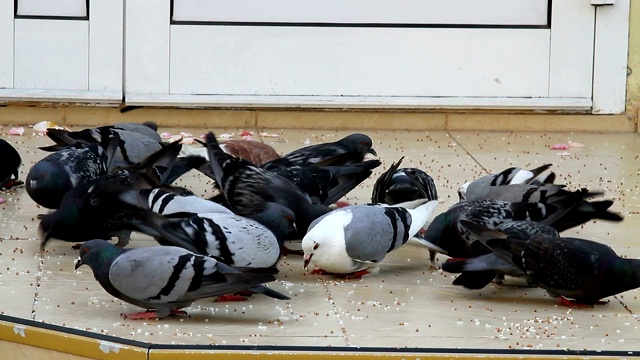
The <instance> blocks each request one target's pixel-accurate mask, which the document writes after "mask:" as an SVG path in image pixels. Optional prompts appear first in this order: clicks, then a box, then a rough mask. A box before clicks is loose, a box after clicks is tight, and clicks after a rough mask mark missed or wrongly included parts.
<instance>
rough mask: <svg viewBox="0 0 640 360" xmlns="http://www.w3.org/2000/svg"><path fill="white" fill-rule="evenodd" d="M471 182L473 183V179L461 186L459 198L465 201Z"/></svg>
mask: <svg viewBox="0 0 640 360" xmlns="http://www.w3.org/2000/svg"><path fill="white" fill-rule="evenodd" d="M469 184H471V181H467V182H466V183H464V184H463V185H462V186H460V188H459V189H458V200H460V201H464V200H465V199H466V197H467V188H469Z"/></svg>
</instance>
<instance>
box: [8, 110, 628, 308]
mask: <svg viewBox="0 0 640 360" xmlns="http://www.w3.org/2000/svg"><path fill="white" fill-rule="evenodd" d="M47 136H48V137H49V138H50V139H52V140H53V141H54V142H55V145H52V146H47V147H44V148H42V149H43V150H46V151H50V152H52V153H51V154H50V155H48V156H46V157H44V158H43V159H42V160H40V161H39V162H37V163H36V164H35V165H33V166H32V167H31V169H30V170H29V173H28V175H27V178H26V180H25V183H24V184H25V187H26V191H27V193H28V195H29V196H30V197H31V199H32V200H33V201H35V202H36V203H37V204H39V205H41V206H43V207H46V208H48V209H51V210H52V211H51V212H50V213H48V214H45V215H42V216H41V220H40V224H39V231H40V236H41V250H42V251H44V249H45V247H46V244H47V242H48V241H49V240H50V239H52V238H55V239H59V240H64V241H69V242H81V243H82V244H81V245H80V246H79V249H80V258H79V259H78V260H77V262H76V269H77V268H78V267H79V266H82V265H88V266H89V267H90V268H91V269H92V271H93V273H94V276H95V278H96V280H97V281H98V282H99V283H100V285H101V286H102V287H103V288H104V289H105V290H106V291H107V292H108V293H109V294H111V295H113V296H114V297H117V298H119V299H122V300H124V301H126V302H128V303H131V304H134V305H136V306H139V307H141V308H144V309H145V311H143V312H138V313H133V314H127V315H125V317H128V318H132V319H145V318H162V317H165V316H168V315H170V314H179V313H183V312H182V311H181V310H180V309H182V308H184V307H187V306H189V305H190V304H191V303H192V302H193V301H194V300H196V299H200V298H206V297H218V298H224V299H238V298H241V299H245V298H246V296H247V294H251V293H260V294H264V295H266V296H270V297H272V298H275V299H288V297H287V296H286V295H284V294H281V293H279V292H278V291H276V290H274V289H273V288H270V287H268V286H265V285H264V284H265V283H268V282H271V281H273V280H275V279H276V278H277V273H278V271H277V268H276V265H277V263H278V261H279V260H280V258H281V256H282V255H283V254H284V253H296V251H295V250H291V249H288V248H287V247H286V246H285V241H287V240H298V241H299V240H300V239H302V241H301V247H302V252H300V251H297V252H298V253H301V254H300V255H302V256H303V257H304V266H305V268H307V267H309V266H311V265H313V266H314V269H313V271H312V272H313V273H321V274H332V275H335V276H344V277H361V276H363V275H365V274H375V273H376V272H377V271H378V265H377V264H378V263H379V262H381V261H382V260H383V259H384V258H385V256H386V254H387V253H389V252H391V251H393V250H395V249H397V248H399V247H400V246H402V245H404V244H405V243H407V242H408V241H409V240H410V239H414V240H415V241H418V242H419V243H421V244H423V245H425V246H426V247H427V248H428V250H429V252H430V254H431V259H432V261H433V260H434V258H435V254H436V253H442V254H446V255H447V256H449V257H450V259H449V260H447V261H446V262H444V263H443V264H442V269H443V270H444V271H447V272H451V273H458V274H459V275H458V276H457V277H456V278H455V280H454V282H453V283H454V284H456V285H461V286H464V287H466V288H470V289H479V288H482V287H484V286H486V285H488V284H489V283H491V282H492V281H495V282H502V281H504V277H505V275H509V276H515V277H521V278H525V279H526V281H527V282H528V283H529V284H530V285H532V286H539V287H541V288H544V289H546V290H547V291H548V292H549V293H550V294H552V295H553V296H555V297H558V298H559V299H560V300H561V301H562V302H563V303H564V304H566V305H571V306H579V305H590V306H593V305H594V304H596V303H598V302H599V301H600V300H601V299H603V298H605V297H608V296H611V295H615V294H618V293H620V292H623V291H627V290H630V289H633V288H636V287H639V286H640V260H635V259H624V258H621V257H619V256H618V255H616V253H615V252H614V251H613V250H612V249H611V248H610V247H608V246H606V245H603V244H600V243H597V242H593V241H589V240H584V239H577V238H568V237H561V236H560V235H559V233H560V232H562V231H564V230H566V229H569V228H572V227H575V226H578V225H581V224H584V223H586V222H589V221H591V220H593V219H602V220H607V221H621V220H622V217H621V216H620V215H619V214H616V213H614V212H611V211H609V210H608V209H609V208H610V207H611V205H612V204H613V202H612V201H610V200H601V201H594V200H592V198H593V197H596V196H599V195H602V192H597V191H589V190H587V189H579V190H575V191H571V190H568V189H566V188H565V186H563V185H558V184H554V181H555V175H554V174H553V173H552V172H550V166H551V165H543V166H541V167H539V168H537V169H533V170H525V169H520V168H509V169H506V170H504V171H503V172H501V173H498V174H491V175H487V176H484V177H482V178H480V179H477V180H475V181H472V182H469V183H467V184H464V185H463V186H462V187H461V188H460V190H459V196H460V202H459V203H457V204H455V205H454V206H452V207H451V208H449V209H448V210H447V211H445V212H443V213H441V214H439V215H437V216H436V217H435V218H434V219H433V220H432V221H429V220H430V219H431V217H432V215H433V213H434V211H435V209H436V207H437V205H438V195H437V191H436V186H435V184H434V182H433V179H432V178H431V177H430V176H429V175H427V174H426V173H425V172H424V171H422V170H420V169H416V168H400V164H401V162H402V159H400V160H399V161H397V162H396V163H393V164H392V165H391V166H390V167H389V169H387V170H386V171H385V172H384V173H383V174H382V175H381V176H380V177H379V178H378V179H377V181H376V182H375V185H374V188H373V191H372V198H371V200H372V203H371V204H365V205H349V204H346V203H341V202H339V200H340V199H341V198H342V197H343V196H345V195H346V194H347V193H349V192H350V191H351V190H352V189H354V188H355V187H356V186H358V185H359V184H360V183H361V182H362V181H364V180H365V179H367V178H368V177H369V176H370V175H371V174H372V170H373V169H374V168H376V167H378V166H380V165H381V162H380V161H379V160H375V159H374V160H366V159H367V158H369V157H371V155H372V156H377V154H376V152H375V150H374V149H373V147H372V140H371V138H370V137H369V136H367V135H364V134H351V135H349V136H347V137H345V138H343V139H341V140H338V141H336V142H333V143H324V144H318V145H311V146H306V147H303V148H300V149H298V150H295V151H293V152H291V153H289V154H286V155H284V156H281V157H280V156H278V154H277V153H276V152H275V150H273V149H272V148H270V147H269V146H268V145H265V144H263V143H260V142H254V141H244V140H228V141H226V142H224V143H222V144H220V143H219V142H218V141H217V139H216V137H215V135H214V134H213V133H209V134H207V135H206V137H205V139H204V140H205V141H203V142H201V144H202V147H203V149H205V156H202V155H187V156H179V155H180V150H181V147H182V145H181V144H180V142H179V141H175V142H170V143H165V142H163V141H162V139H161V138H160V136H159V135H158V133H157V126H156V125H155V124H154V123H151V122H149V123H143V124H137V123H121V124H116V125H112V126H103V127H96V128H89V129H85V130H82V131H68V130H59V129H49V130H48V132H47ZM0 155H1V156H2V157H3V158H4V159H5V164H8V166H7V165H5V166H3V167H2V169H0V186H2V187H5V188H10V187H12V186H15V185H18V184H20V183H21V182H20V181H19V179H18V168H19V167H20V165H21V159H20V155H19V154H18V152H17V151H15V149H14V148H13V147H12V146H11V145H10V144H9V143H7V142H6V141H4V140H1V139H0ZM191 170H196V171H200V172H202V173H203V174H205V175H206V176H208V177H210V178H211V179H214V180H215V185H216V187H217V189H218V195H216V196H214V197H212V198H210V199H204V198H201V197H198V196H196V195H194V194H193V193H192V192H190V191H189V190H188V189H185V188H181V187H177V186H175V185H172V183H173V182H174V181H175V180H176V179H178V178H179V177H180V176H182V175H183V174H185V173H186V172H188V171H191ZM336 204H337V205H336ZM133 231H137V232H142V233H145V234H148V235H150V236H151V237H153V238H154V239H155V240H156V241H157V242H158V243H159V244H160V246H153V247H142V248H135V249H126V248H125V247H126V245H127V244H128V242H129V239H130V236H131V233H132V232H133ZM114 237H116V238H117V239H118V242H117V244H115V245H113V244H112V243H110V242H108V241H105V240H110V239H112V238H114Z"/></svg>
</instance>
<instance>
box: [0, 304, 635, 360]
mask: <svg viewBox="0 0 640 360" xmlns="http://www.w3.org/2000/svg"><path fill="white" fill-rule="evenodd" d="M0 352H1V353H2V354H3V356H2V359H20V360H22V359H68V360H81V359H133V360H135V359H144V360H154V359H157V360H161V359H166V360H172V359H184V358H187V357H188V358H189V359H205V358H206V359H232V358H242V359H274V360H275V359H286V360H295V359H318V360H321V359H344V358H345V357H347V358H356V359H360V360H383V359H398V360H400V359H436V360H439V359H460V360H462V359H505V360H506V359H521V358H523V357H526V358H529V359H534V358H541V359H547V360H552V359H583V358H586V357H588V358H592V359H602V360H604V359H617V358H621V357H636V356H638V354H637V353H635V352H629V351H588V350H493V349H426V348H375V347H368V348H359V347H335V348H333V347H305V346H250V345H249V346H216V345H184V346H182V345H157V344H150V343H143V342H138V341H132V340H125V339H120V338H117V337H113V336H107V335H102V334H96V333H92V332H89V331H84V330H78V329H69V328H65V327H62V326H57V325H49V324H44V323H39V322H36V321H33V320H25V319H19V318H15V317H11V316H7V315H0Z"/></svg>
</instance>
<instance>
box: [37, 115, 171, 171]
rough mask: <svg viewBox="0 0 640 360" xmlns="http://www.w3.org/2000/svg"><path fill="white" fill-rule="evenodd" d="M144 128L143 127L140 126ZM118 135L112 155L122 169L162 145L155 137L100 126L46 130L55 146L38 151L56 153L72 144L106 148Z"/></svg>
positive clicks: (115, 162) (116, 164) (142, 158)
mask: <svg viewBox="0 0 640 360" xmlns="http://www.w3.org/2000/svg"><path fill="white" fill-rule="evenodd" d="M140 126H143V127H145V126H144V125H140ZM114 135H118V137H119V141H118V146H117V151H116V152H115V155H114V164H115V166H117V167H119V168H124V167H127V166H130V165H133V164H135V163H138V162H140V161H142V160H144V159H145V158H146V157H147V156H149V155H151V154H152V153H154V152H156V151H158V150H160V149H161V148H162V146H163V143H162V142H161V141H159V140H158V139H157V138H156V137H149V136H147V135H145V134H143V133H140V132H135V131H129V130H124V129H120V128H116V127H113V126H101V127H97V128H88V129H84V130H80V131H68V130H61V129H48V130H47V136H48V137H49V138H50V139H51V140H53V141H55V143H56V144H57V145H53V146H45V147H41V148H40V149H42V150H45V151H56V150H59V149H60V146H66V145H69V144H72V143H74V142H81V143H85V144H98V145H100V146H102V147H103V148H106V147H107V145H108V143H109V141H110V139H111V138H112V137H113V136H114Z"/></svg>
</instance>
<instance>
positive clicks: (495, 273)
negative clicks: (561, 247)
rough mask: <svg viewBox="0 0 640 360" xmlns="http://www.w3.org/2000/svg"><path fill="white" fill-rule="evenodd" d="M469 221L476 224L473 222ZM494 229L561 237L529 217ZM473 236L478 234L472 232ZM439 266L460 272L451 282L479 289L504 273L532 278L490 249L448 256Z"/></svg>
mask: <svg viewBox="0 0 640 360" xmlns="http://www.w3.org/2000/svg"><path fill="white" fill-rule="evenodd" d="M469 223H471V222H469V221H467V220H461V221H460V224H461V225H462V226H463V227H465V228H467V229H468V225H469ZM472 224H473V225H475V223H472ZM469 230H470V229H469ZM470 231H472V230H470ZM496 231H499V232H501V233H504V234H507V235H508V236H512V237H516V238H520V239H529V238H531V237H533V236H535V235H538V234H544V235H545V236H547V237H548V238H558V237H560V234H558V232H557V231H556V229H554V228H552V227H550V226H547V225H543V224H540V223H537V222H534V221H528V220H516V221H509V222H505V223H502V224H500V225H498V226H496ZM472 232H473V231H472ZM474 236H475V237H479V235H478V234H476V233H475V232H474ZM442 270H443V271H446V272H450V273H460V275H458V277H457V278H456V279H455V280H454V281H453V285H460V286H463V287H465V288H467V289H481V288H483V287H485V286H487V285H488V284H489V283H490V282H491V281H492V280H495V282H496V283H499V284H501V283H502V282H503V281H504V276H505V275H509V276H512V277H521V278H526V279H527V280H528V281H529V282H531V279H530V278H529V277H528V276H527V274H526V273H525V272H524V271H522V270H521V269H519V268H518V267H516V266H514V265H513V264H512V263H510V262H507V261H505V260H503V259H501V258H500V257H499V256H497V255H496V254H495V253H493V252H489V253H487V254H484V255H480V256H476V257H472V258H467V259H464V258H456V259H448V260H447V261H446V262H445V263H444V264H442Z"/></svg>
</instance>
